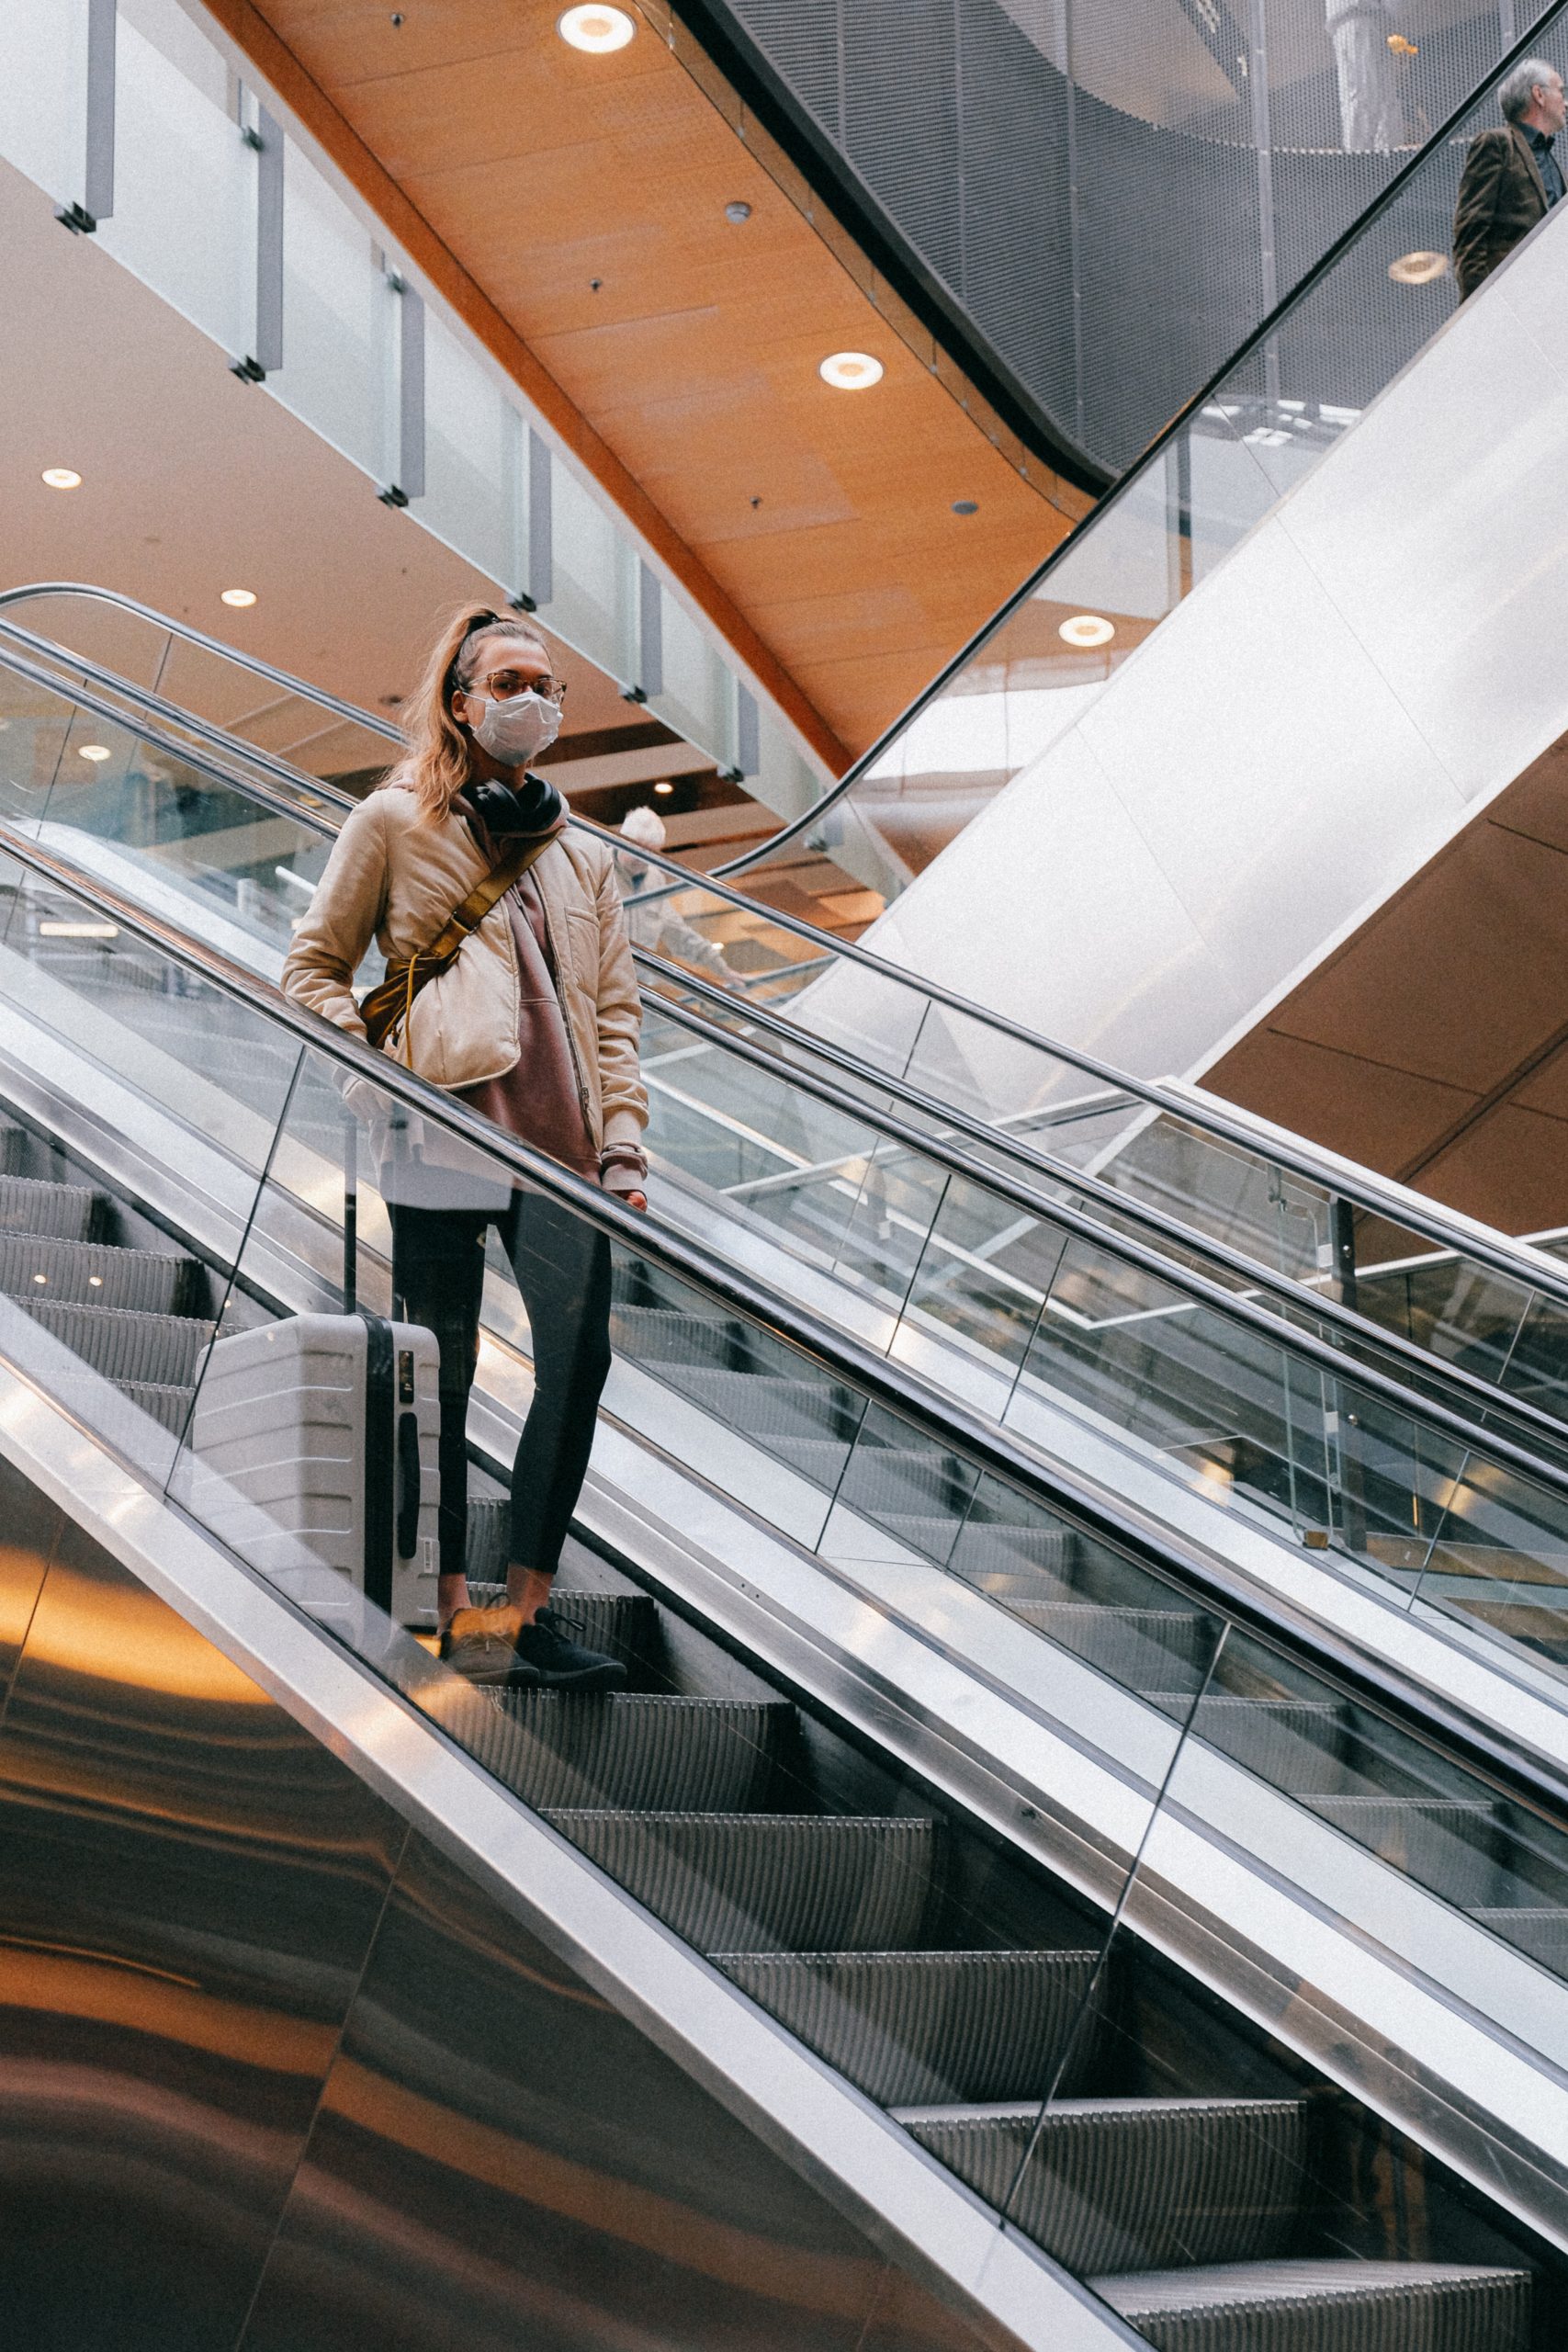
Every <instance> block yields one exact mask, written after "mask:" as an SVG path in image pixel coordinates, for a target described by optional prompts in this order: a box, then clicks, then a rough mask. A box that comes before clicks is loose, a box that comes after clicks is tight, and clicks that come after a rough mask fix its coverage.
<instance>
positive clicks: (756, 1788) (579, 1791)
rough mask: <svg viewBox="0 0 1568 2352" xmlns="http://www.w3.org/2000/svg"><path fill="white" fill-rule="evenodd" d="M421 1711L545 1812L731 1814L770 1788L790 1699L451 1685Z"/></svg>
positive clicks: (431, 1695) (426, 1699)
mask: <svg viewBox="0 0 1568 2352" xmlns="http://www.w3.org/2000/svg"><path fill="white" fill-rule="evenodd" d="M423 1704H424V1706H425V1709H426V1711H427V1712H428V1713H430V1714H431V1715H432V1716H433V1717H434V1719H435V1720H436V1721H437V1722H438V1723H441V1724H445V1725H446V1728H447V1729H448V1730H449V1731H450V1732H451V1733H452V1734H453V1736H454V1737H456V1738H458V1739H460V1740H461V1742H462V1744H463V1745H464V1747H467V1748H468V1749H469V1750H470V1752H471V1753H473V1754H474V1755H476V1756H478V1758H479V1761H480V1762H481V1763H482V1764H483V1765H484V1766H485V1767H486V1769H487V1770H490V1771H491V1772H493V1773H494V1774H495V1776H496V1778H497V1779H498V1780H502V1781H505V1782H506V1784H507V1786H508V1787H509V1788H513V1789H515V1790H516V1791H517V1793H518V1794H519V1796H522V1797H524V1798H525V1799H526V1801H527V1802H528V1804H532V1805H536V1806H537V1807H538V1808H539V1809H540V1810H541V1811H547V1810H552V1809H555V1808H558V1807H559V1808H570V1809H573V1810H579V1809H584V1808H598V1807H601V1806H605V1807H612V1808H614V1809H615V1815H614V1817H617V1818H618V1817H620V1815H621V1813H622V1810H623V1809H625V1810H626V1811H627V1812H628V1813H629V1812H630V1809H631V1808H634V1807H635V1808H636V1809H637V1810H636V1813H635V1814H633V1815H631V1817H633V1818H640V1817H641V1815H642V1811H643V1808H645V1807H646V1808H648V1809H649V1810H650V1811H654V1812H659V1813H663V1812H666V1811H668V1812H672V1813H673V1812H680V1813H691V1814H694V1815H699V1816H700V1815H706V1814H708V1813H710V1812H711V1813H721V1814H730V1813H736V1812H739V1811H742V1810H743V1809H744V1808H746V1807H747V1806H749V1805H753V1804H759V1803H761V1800H762V1798H763V1797H764V1796H765V1794H766V1792H767V1785H768V1781H769V1778H770V1776H771V1773H772V1770H773V1755H774V1749H775V1744H776V1741H777V1739H778V1737H779V1736H780V1734H781V1733H782V1731H783V1729H784V1725H785V1724H786V1723H787V1722H788V1720H789V1717H790V1713H791V1709H790V1706H789V1702H788V1701H787V1700H782V1699H780V1700H750V1699H690V1698H672V1697H659V1696H649V1695H646V1694H643V1693H640V1692H627V1691H621V1692H611V1693H591V1692H572V1691H495V1692H491V1691H483V1690H476V1689H473V1688H471V1687H465V1686H464V1685H463V1684H462V1683H460V1682H458V1681H457V1679H455V1678H454V1679H453V1680H451V1681H450V1682H443V1683H442V1684H440V1685H438V1686H436V1688H434V1690H432V1691H429V1692H427V1693H426V1695H425V1697H424V1700H423Z"/></svg>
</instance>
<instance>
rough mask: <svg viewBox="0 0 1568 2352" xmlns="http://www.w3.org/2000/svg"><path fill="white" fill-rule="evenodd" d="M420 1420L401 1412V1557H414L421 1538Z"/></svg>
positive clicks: (399, 1418)
mask: <svg viewBox="0 0 1568 2352" xmlns="http://www.w3.org/2000/svg"><path fill="white" fill-rule="evenodd" d="M420 1484H421V1480H420V1464H419V1422H418V1420H417V1419H416V1418H415V1416H414V1415H413V1414H412V1413H400V1414H399V1415H398V1557H399V1559H400V1560H412V1558H413V1555H414V1549H415V1546H416V1545H417V1544H418V1542H419V1501H420Z"/></svg>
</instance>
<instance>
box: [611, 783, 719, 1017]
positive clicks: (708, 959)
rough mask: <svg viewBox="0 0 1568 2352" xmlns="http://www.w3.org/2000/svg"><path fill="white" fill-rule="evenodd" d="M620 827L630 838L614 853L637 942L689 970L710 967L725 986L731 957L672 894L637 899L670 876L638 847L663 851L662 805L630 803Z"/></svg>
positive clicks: (707, 970) (629, 924) (652, 953)
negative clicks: (679, 908) (640, 903)
mask: <svg viewBox="0 0 1568 2352" xmlns="http://www.w3.org/2000/svg"><path fill="white" fill-rule="evenodd" d="M621 832H622V835H623V837H624V838H625V840H626V842H629V843H630V847H629V848H627V849H623V850H617V851H616V853H615V867H616V879H617V880H618V881H619V883H620V886H621V896H622V898H623V899H625V900H626V929H627V931H628V932H629V933H630V934H631V940H632V944H633V946H634V947H641V948H643V949H645V950H646V951H647V953H648V954H649V955H650V956H667V957H668V958H669V960H670V962H671V963H672V964H684V965H685V966H686V967H687V968H688V970H690V971H694V972H705V973H706V974H707V975H708V977H709V978H711V979H716V980H718V981H721V982H722V983H723V984H724V985H725V986H726V987H728V985H729V983H730V982H731V981H732V980H733V979H734V978H735V974H734V971H733V970H732V968H731V967H730V964H729V960H728V957H727V956H726V955H725V952H724V950H723V948H722V947H720V946H719V945H718V944H717V943H716V941H714V940H712V939H705V938H704V937H703V934H702V933H701V932H700V931H698V930H697V929H696V927H695V926H694V924H692V923H689V922H686V920H685V918H684V917H683V916H682V915H681V914H678V913H677V912H676V910H675V903H674V900H673V899H670V898H659V899H650V900H649V902H648V903H647V905H645V906H638V905H637V903H636V900H637V894H638V893H639V892H640V891H643V890H657V889H658V888H659V886H660V883H661V882H664V881H667V880H668V878H669V877H668V876H666V875H664V874H662V873H660V870H659V868H658V867H657V866H654V865H649V861H648V859H647V858H646V857H639V856H638V855H637V852H638V851H639V850H649V849H651V850H660V849H662V848H663V847H664V842H665V831H664V820H663V819H662V818H661V817H660V814H659V811H658V809H649V808H647V807H646V806H645V807H643V808H641V809H628V810H627V811H626V815H625V816H624V817H623V818H622V820H621Z"/></svg>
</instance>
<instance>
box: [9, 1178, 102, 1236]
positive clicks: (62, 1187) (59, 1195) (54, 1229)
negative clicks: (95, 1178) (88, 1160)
mask: <svg viewBox="0 0 1568 2352" xmlns="http://www.w3.org/2000/svg"><path fill="white" fill-rule="evenodd" d="M93 1199H94V1195H93V1193H92V1192H91V1191H90V1190H89V1189H88V1187H87V1186H86V1185H85V1184H54V1183H51V1182H48V1180H47V1179H45V1178H43V1177H39V1176H0V1227H4V1229H5V1230H6V1232H8V1233H45V1234H51V1235H53V1236H54V1238H56V1239H57V1240H60V1241H85V1239H86V1238H87V1236H88V1234H89V1233H90V1232H91V1230H92V1224H93Z"/></svg>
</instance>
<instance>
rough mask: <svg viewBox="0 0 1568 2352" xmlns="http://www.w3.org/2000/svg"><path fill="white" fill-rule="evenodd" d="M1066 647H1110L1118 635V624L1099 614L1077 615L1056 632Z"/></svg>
mask: <svg viewBox="0 0 1568 2352" xmlns="http://www.w3.org/2000/svg"><path fill="white" fill-rule="evenodd" d="M1056 634H1057V636H1058V637H1059V638H1060V639H1061V640H1062V642H1063V644H1064V645H1080V646H1081V645H1109V644H1110V642H1111V639H1112V638H1113V637H1114V636H1115V634H1116V624H1115V622H1114V621H1108V620H1106V619H1105V618H1103V616H1101V615H1100V614H1099V613H1075V614H1074V615H1073V617H1072V619H1071V620H1070V621H1064V622H1063V623H1062V626H1061V628H1059V629H1058V630H1057V631H1056Z"/></svg>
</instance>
